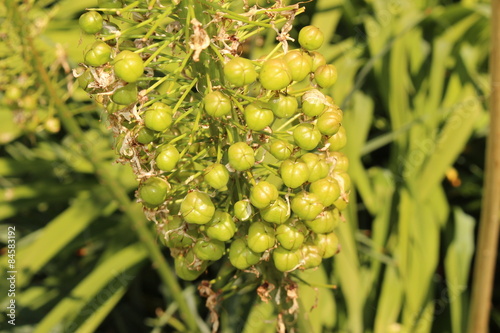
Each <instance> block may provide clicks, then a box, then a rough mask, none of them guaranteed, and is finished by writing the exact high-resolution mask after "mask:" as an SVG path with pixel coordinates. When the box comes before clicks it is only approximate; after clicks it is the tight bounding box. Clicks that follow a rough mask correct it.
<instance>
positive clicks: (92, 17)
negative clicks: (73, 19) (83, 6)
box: [78, 10, 103, 34]
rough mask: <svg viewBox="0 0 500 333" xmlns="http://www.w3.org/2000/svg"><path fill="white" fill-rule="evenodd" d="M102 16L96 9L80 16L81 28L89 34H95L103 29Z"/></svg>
mask: <svg viewBox="0 0 500 333" xmlns="http://www.w3.org/2000/svg"><path fill="white" fill-rule="evenodd" d="M102 22H103V19H102V16H101V14H99V13H98V12H96V11H93V10H91V11H88V12H86V13H84V14H82V15H81V16H80V18H79V19H78V24H79V25H80V29H82V30H83V32H85V33H87V34H95V33H97V32H99V31H101V29H102Z"/></svg>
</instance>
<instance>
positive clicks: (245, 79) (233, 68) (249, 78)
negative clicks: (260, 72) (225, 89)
mask: <svg viewBox="0 0 500 333" xmlns="http://www.w3.org/2000/svg"><path fill="white" fill-rule="evenodd" d="M224 76H225V78H226V80H228V81H229V82H230V83H232V84H233V85H234V86H236V87H243V86H246V85H248V84H250V83H252V82H254V81H255V80H256V79H257V72H256V71H255V66H254V65H253V64H252V62H251V61H250V60H248V59H245V58H241V57H235V58H233V59H231V60H230V61H229V62H228V63H227V64H225V65H224Z"/></svg>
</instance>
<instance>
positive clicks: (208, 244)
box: [193, 239, 225, 260]
mask: <svg viewBox="0 0 500 333" xmlns="http://www.w3.org/2000/svg"><path fill="white" fill-rule="evenodd" d="M224 250H225V246H224V243H223V242H221V241H219V240H216V239H211V240H204V239H199V240H198V241H197V242H196V244H195V245H194V247H193V252H194V254H195V255H196V256H197V257H198V258H199V259H201V260H219V259H220V258H222V256H223V255H224Z"/></svg>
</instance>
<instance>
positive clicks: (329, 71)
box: [314, 65, 337, 88]
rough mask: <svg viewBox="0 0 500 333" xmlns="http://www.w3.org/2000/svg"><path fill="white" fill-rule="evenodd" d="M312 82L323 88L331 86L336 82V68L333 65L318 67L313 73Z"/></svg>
mask: <svg viewBox="0 0 500 333" xmlns="http://www.w3.org/2000/svg"><path fill="white" fill-rule="evenodd" d="M314 80H316V82H317V83H318V84H319V85H320V86H321V87H323V88H328V87H331V86H333V85H334V84H335V82H337V68H336V67H335V66H333V65H323V66H319V67H318V68H317V69H316V71H315V72H314Z"/></svg>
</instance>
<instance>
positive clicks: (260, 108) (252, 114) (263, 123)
mask: <svg viewBox="0 0 500 333" xmlns="http://www.w3.org/2000/svg"><path fill="white" fill-rule="evenodd" d="M273 121H274V114H273V112H272V111H271V110H270V109H266V108H264V105H263V104H261V103H250V104H248V105H247V106H246V108H245V122H246V124H247V126H248V128H249V129H251V130H254V131H262V130H263V129H264V128H266V127H267V126H269V125H271V124H272V122H273Z"/></svg>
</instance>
